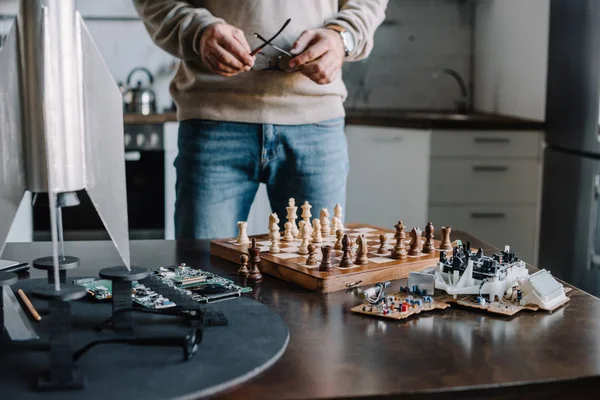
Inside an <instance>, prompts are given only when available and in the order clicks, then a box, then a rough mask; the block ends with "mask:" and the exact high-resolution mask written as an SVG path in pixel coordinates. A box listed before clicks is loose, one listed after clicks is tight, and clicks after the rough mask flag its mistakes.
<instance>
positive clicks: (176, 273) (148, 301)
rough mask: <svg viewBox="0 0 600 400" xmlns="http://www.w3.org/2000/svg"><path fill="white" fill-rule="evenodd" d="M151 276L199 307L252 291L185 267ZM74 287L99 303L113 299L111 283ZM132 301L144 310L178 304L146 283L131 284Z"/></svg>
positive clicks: (90, 281) (164, 269)
mask: <svg viewBox="0 0 600 400" xmlns="http://www.w3.org/2000/svg"><path fill="white" fill-rule="evenodd" d="M150 274H151V275H153V276H154V277H156V278H158V279H159V280H160V281H161V282H162V283H164V284H166V285H168V286H170V287H172V288H175V289H177V290H179V291H180V292H182V293H183V294H185V295H186V296H189V297H191V298H192V299H193V300H195V301H197V302H199V303H213V302H216V301H221V300H226V299H231V298H235V297H240V296H241V295H242V294H243V293H248V292H251V291H252V288H250V287H242V286H239V285H236V284H235V283H234V282H233V281H232V280H230V279H227V278H223V277H221V276H219V275H217V274H214V273H212V272H208V271H203V270H199V269H194V268H191V267H188V266H187V265H185V264H180V265H177V266H168V267H160V268H159V269H157V270H154V271H151V272H150ZM73 283H74V284H77V285H81V286H83V287H85V288H86V290H87V292H88V295H89V296H90V297H91V298H93V299H94V300H96V301H108V300H111V299H112V284H111V282H110V281H109V280H105V279H97V278H84V279H75V280H73ZM131 299H132V301H133V302H134V303H136V304H139V305H140V306H142V307H146V308H151V309H156V310H159V309H164V308H170V307H175V306H177V304H176V303H175V302H173V301H171V300H170V299H169V298H167V297H164V296H163V295H162V294H161V293H158V292H156V291H155V290H153V289H151V288H149V287H147V286H146V285H144V284H143V282H132V293H131Z"/></svg>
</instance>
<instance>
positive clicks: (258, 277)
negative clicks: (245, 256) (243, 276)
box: [247, 238, 262, 283]
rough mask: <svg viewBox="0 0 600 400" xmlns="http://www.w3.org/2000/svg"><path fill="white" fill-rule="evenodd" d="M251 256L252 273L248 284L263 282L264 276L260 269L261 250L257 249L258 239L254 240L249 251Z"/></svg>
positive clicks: (249, 275)
mask: <svg viewBox="0 0 600 400" xmlns="http://www.w3.org/2000/svg"><path fill="white" fill-rule="evenodd" d="M248 253H249V254H250V272H249V274H248V278H247V280H248V282H250V283H255V282H260V281H262V274H261V273H260V269H259V268H258V264H260V249H259V248H258V247H256V239H254V238H252V247H250V248H249V249H248Z"/></svg>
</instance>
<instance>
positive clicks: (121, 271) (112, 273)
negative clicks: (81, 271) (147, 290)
mask: <svg viewBox="0 0 600 400" xmlns="http://www.w3.org/2000/svg"><path fill="white" fill-rule="evenodd" d="M149 273H150V271H148V269H146V268H141V267H131V270H128V269H127V268H125V267H123V266H119V267H108V268H103V269H101V270H100V273H99V275H100V278H102V279H108V280H111V281H113V282H116V281H121V282H133V281H140V280H142V279H144V278H146V277H147V276H148V274H149Z"/></svg>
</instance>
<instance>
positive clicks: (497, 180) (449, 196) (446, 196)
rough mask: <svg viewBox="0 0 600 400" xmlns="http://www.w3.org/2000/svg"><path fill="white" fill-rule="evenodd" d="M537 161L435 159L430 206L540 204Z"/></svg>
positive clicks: (431, 173)
mask: <svg viewBox="0 0 600 400" xmlns="http://www.w3.org/2000/svg"><path fill="white" fill-rule="evenodd" d="M540 174H541V164H540V162H539V161H537V160H520V159H518V160H516V159H512V160H506V159H503V160H497V161H492V160H480V161H478V160H467V161H465V160H447V159H443V160H441V159H432V160H431V171H430V180H429V183H430V186H429V193H430V194H429V196H430V197H429V203H430V204H437V205H440V204H480V203H484V204H485V203H537V201H538V191H539V189H538V185H539V181H540Z"/></svg>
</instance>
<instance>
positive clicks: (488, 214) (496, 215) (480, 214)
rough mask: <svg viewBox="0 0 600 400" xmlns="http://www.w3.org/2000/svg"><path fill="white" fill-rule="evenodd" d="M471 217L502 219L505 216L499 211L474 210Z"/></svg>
mask: <svg viewBox="0 0 600 400" xmlns="http://www.w3.org/2000/svg"><path fill="white" fill-rule="evenodd" d="M471 218H472V219H504V218H506V214H505V213H501V212H474V213H471Z"/></svg>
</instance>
